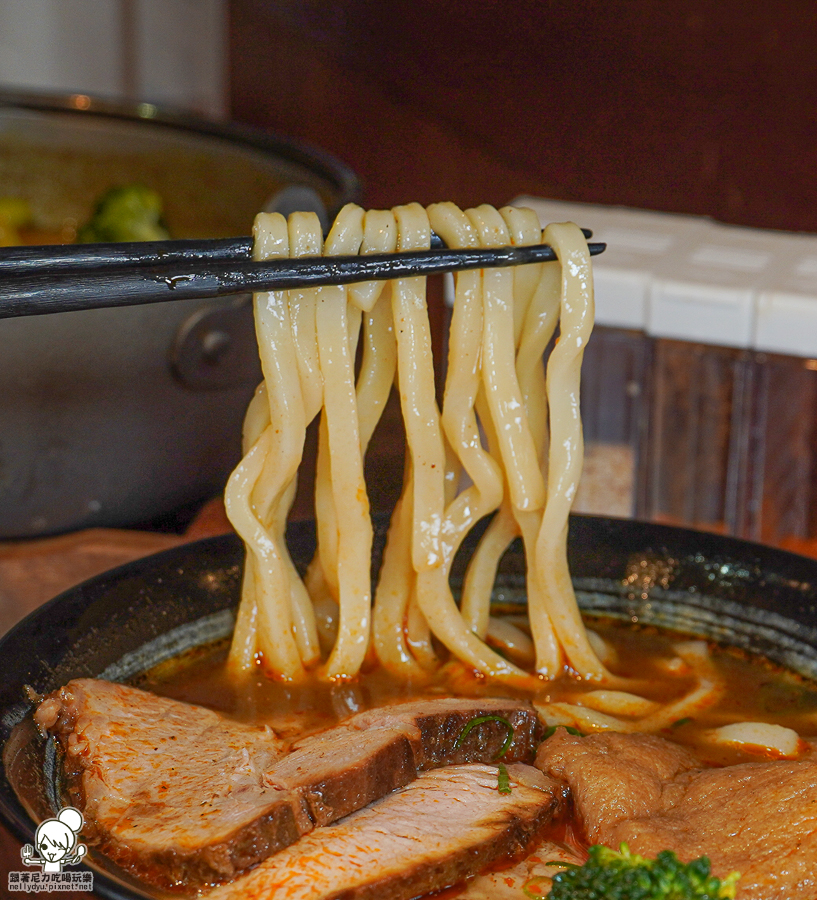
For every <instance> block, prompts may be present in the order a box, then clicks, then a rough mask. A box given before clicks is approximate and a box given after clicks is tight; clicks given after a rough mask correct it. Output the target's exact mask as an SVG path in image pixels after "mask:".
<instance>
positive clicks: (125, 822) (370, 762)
mask: <svg viewBox="0 0 817 900" xmlns="http://www.w3.org/2000/svg"><path fill="white" fill-rule="evenodd" d="M497 715H499V716H502V717H503V718H505V719H507V720H509V721H511V722H512V723H513V725H514V740H513V744H512V746H511V748H510V750H509V753H510V755H511V758H516V759H519V758H525V757H527V758H528V759H529V758H530V757H531V756H532V753H533V747H534V746H535V740H536V736H537V729H538V723H537V720H536V716H535V713H534V711H533V710H532V708H531V707H529V706H527V705H526V704H521V703H517V702H515V701H507V700H473V701H472V700H457V701H451V700H448V699H446V700H442V699H441V700H436V699H435V700H427V701H423V700H421V701H413V702H410V703H403V704H396V705H395V706H392V707H386V708H385V709H384V710H382V711H377V710H376V711H372V712H366V713H360V714H358V715H356V716H353V717H351V718H350V719H347V720H346V721H345V722H344V723H342V724H341V725H338V726H336V727H335V728H332V729H328V730H327V731H324V732H321V733H319V734H315V735H310V736H309V737H307V738H304V739H302V740H301V741H299V742H297V743H295V744H294V745H292V746H291V747H287V746H286V745H285V744H284V742H282V741H281V740H280V739H279V738H278V737H277V736H276V735H275V734H274V732H272V730H271V729H269V728H266V727H264V726H250V725H243V724H241V723H238V722H235V721H233V720H231V719H228V718H226V717H224V716H221V715H219V714H217V713H214V712H212V711H210V710H207V709H204V708H202V707H197V706H191V705H189V704H186V703H181V702H179V701H175V700H170V699H168V698H163V697H158V696H156V695H154V694H150V693H148V692H145V691H141V690H139V689H137V688H131V687H127V686H125V685H119V684H111V683H109V682H104V681H97V680H94V679H78V680H75V681H72V682H70V683H69V684H68V685H66V686H65V687H64V688H62V689H61V690H60V691H58V692H56V693H55V694H52V695H51V696H49V697H48V698H46V699H45V700H44V701H43V702H42V703H41V704H40V706H39V708H38V710H37V712H36V714H35V719H36V720H37V722H38V724H39V725H40V726H41V727H42V728H47V729H48V730H50V731H51V732H52V733H54V734H55V735H56V736H57V737H58V739H59V741H60V743H61V745H62V748H63V750H64V755H65V770H66V774H67V776H68V787H69V793H70V795H71V798H72V801H73V802H74V803H75V804H76V805H77V806H78V807H79V808H81V809H82V810H83V812H84V813H85V816H86V820H87V823H88V828H87V835H88V838H89V840H91V841H92V842H94V843H96V844H97V845H98V846H99V848H100V850H101V851H102V852H103V853H105V854H106V855H107V856H109V857H110V858H111V859H113V860H114V861H115V862H117V863H118V864H120V865H122V866H123V867H125V868H127V869H129V870H130V871H132V872H134V873H135V874H136V875H138V876H139V877H141V878H143V879H144V880H146V881H149V882H151V883H153V884H156V885H158V886H160V887H165V888H189V889H195V888H198V887H201V886H204V885H211V884H215V883H218V882H221V881H224V880H228V879H230V878H233V877H234V876H235V875H236V874H237V873H238V872H241V871H243V870H244V869H246V868H248V867H250V866H252V865H255V864H257V863H258V862H260V861H261V860H263V859H266V858H267V857H268V856H269V855H271V854H272V853H275V852H277V851H278V850H280V849H282V848H283V847H286V846H288V845H289V844H291V843H292V842H293V841H295V840H297V839H298V838H299V837H300V836H301V835H303V834H305V833H307V832H308V831H310V830H311V829H312V828H314V827H315V826H316V825H325V824H328V823H330V822H333V821H335V820H337V819H338V818H341V817H342V816H345V815H348V814H349V813H351V812H353V811H355V810H357V809H360V808H361V807H363V806H365V805H366V804H368V803H370V802H372V801H373V800H376V799H378V798H379V797H382V796H384V795H385V794H387V793H389V792H390V791H392V790H394V789H395V788H398V787H402V786H403V785H406V784H408V783H409V782H410V781H411V780H412V779H413V778H415V777H416V775H417V773H418V771H420V770H422V769H425V768H429V767H431V766H437V765H442V764H447V763H450V762H454V761H463V760H464V759H472V760H475V761H488V760H490V759H492V758H493V757H494V756H496V754H497V753H498V752H499V750H500V748H501V747H502V744H503V742H504V739H505V736H506V734H507V730H506V729H505V727H504V726H502V725H501V724H500V723H497V722H495V721H489V722H486V723H485V724H484V725H480V726H479V727H478V728H475V729H473V730H472V733H469V734H468V735H467V736H466V739H465V740H464V741H463V742H462V746H461V747H460V748H459V749H457V748H456V746H455V745H456V742H457V738H458V737H459V735H460V734H461V733H462V730H463V728H464V726H465V724H466V723H467V722H469V721H471V720H472V719H473V718H475V717H478V716H497Z"/></svg>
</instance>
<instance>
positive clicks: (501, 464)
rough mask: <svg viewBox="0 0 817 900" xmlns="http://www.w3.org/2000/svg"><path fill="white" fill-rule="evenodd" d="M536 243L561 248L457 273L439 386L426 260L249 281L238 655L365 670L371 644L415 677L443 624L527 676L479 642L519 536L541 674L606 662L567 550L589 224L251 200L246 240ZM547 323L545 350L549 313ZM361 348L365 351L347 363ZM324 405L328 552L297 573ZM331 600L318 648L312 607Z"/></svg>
mask: <svg viewBox="0 0 817 900" xmlns="http://www.w3.org/2000/svg"><path fill="white" fill-rule="evenodd" d="M432 229H433V230H434V231H435V232H436V233H437V234H439V235H440V236H441V237H442V238H443V240H444V241H445V242H446V243H447V244H448V246H449V247H452V248H455V247H493V246H503V245H509V244H520V245H522V244H534V243H540V242H544V243H548V244H550V245H552V247H553V248H554V249H555V251H556V255H557V257H558V260H557V261H555V262H551V263H543V264H537V265H528V266H524V267H519V268H516V269H488V270H483V271H472V272H463V273H461V274H459V275H458V276H457V278H456V289H455V290H456V297H455V302H454V307H453V314H452V321H451V327H450V335H449V356H448V360H447V374H446V380H445V389H444V395H443V401H442V408H441V409H440V407H439V405H438V403H437V400H436V396H435V381H434V362H433V358H432V340H431V330H430V326H429V318H428V312H427V307H426V296H425V287H426V286H425V279H424V278H417V277H415V278H404V279H397V280H394V281H391V282H369V283H365V284H356V285H351V286H349V287H322V288H315V289H309V290H298V291H289V292H272V293H261V294H257V295H256V296H255V316H256V329H257V334H258V343H259V349H260V355H261V363H262V368H263V373H264V382H263V383H262V385H261V386H260V387H259V389H258V391H257V393H256V395H255V397H254V399H253V401H252V403H251V404H250V407H249V410H248V412H247V416H246V420H245V426H244V458H243V460H242V461H241V463H240V465H239V466H238V468H237V469H236V470H235V472H234V473H233V475H232V477H231V478H230V481H229V484H228V486H227V491H226V506H227V512H228V515H229V517H230V519H231V521H232V523H233V525H234V526H235V529H236V531H237V532H238V533H239V535H240V536H241V537H242V539H243V541H244V543H245V545H246V550H247V561H246V567H245V575H244V582H243V589H242V601H241V606H240V609H239V613H238V619H237V624H236V629H235V634H234V638H233V643H232V648H231V651H230V657H229V665H230V668H231V670H232V671H233V672H234V673H240V672H246V671H247V670H249V669H250V668H251V667H252V666H253V665H254V664H255V662H256V660H258V661H260V662H261V664H262V665H263V668H264V670H265V671H266V672H267V673H268V674H270V675H273V676H276V677H279V678H282V679H285V680H297V679H299V678H301V677H302V676H304V675H305V673H307V672H309V671H312V670H316V669H317V670H318V671H319V672H320V674H321V676H323V677H325V678H328V679H339V678H350V677H353V676H355V675H356V674H357V673H358V671H359V670H360V668H361V666H362V665H363V663H364V660H366V658H367V654H372V655H375V656H376V657H377V659H378V660H379V661H380V663H381V664H382V665H383V666H385V667H386V668H387V669H388V670H390V671H392V672H395V673H402V674H404V675H405V676H407V677H414V676H422V675H423V674H424V673H425V672H428V671H432V670H434V669H435V668H436V667H437V666H438V665H439V660H438V653H437V650H436V648H435V641H434V640H433V639H435V638H436V641H437V642H439V644H437V645H436V646H437V647H439V646H440V645H442V646H444V647H445V648H447V651H448V652H449V653H450V654H451V655H452V656H453V657H455V658H457V659H459V660H460V661H461V662H462V663H464V664H465V665H467V666H468V667H470V668H473V669H474V670H476V671H478V672H480V673H482V674H483V675H485V676H489V677H491V678H495V679H500V680H502V681H505V682H510V683H516V684H524V683H529V682H530V680H531V678H532V673H531V672H528V671H526V670H525V669H523V668H522V667H520V666H518V665H516V664H515V663H514V662H511V661H509V660H508V659H506V658H505V657H504V656H503V655H501V654H499V653H497V652H496V651H495V650H494V649H492V647H491V646H490V645H489V643H488V640H489V638H490V637H491V636H492V635H495V633H496V632H497V631H502V632H503V634H504V635H505V637H506V638H507V639H508V640H513V639H514V637H516V638H518V639H519V640H528V641H529V639H527V635H525V634H524V633H523V632H521V631H519V632H518V634H516V635H513V634H511V635H510V637H509V636H508V630H509V629H510V630H511V631H514V626H513V625H509V624H508V623H506V622H497V621H494V620H493V619H492V617H491V614H490V599H491V591H492V586H493V582H494V577H495V574H496V569H497V565H498V562H499V560H500V557H501V556H502V554H503V553H504V551H505V550H506V549H507V547H508V545H509V544H510V542H511V541H512V540H513V539H515V538H516V537H517V536H520V535H521V537H522V540H523V542H524V546H525V555H526V560H527V594H528V616H529V625H530V633H531V637H532V642H533V649H534V652H535V664H534V666H533V669H534V673H535V674H536V675H538V676H540V677H546V678H551V677H555V676H556V675H558V674H559V673H561V672H562V671H564V670H565V669H566V668H568V669H569V670H572V671H573V672H575V673H577V674H578V675H579V676H581V677H582V678H584V679H592V680H597V681H600V680H604V679H605V678H608V673H607V670H606V669H605V666H604V664H603V663H602V661H601V659H600V658H599V655H598V654H597V652H596V650H595V649H594V646H593V643H592V642H591V638H590V637H589V635H588V632H587V631H586V630H585V628H584V625H583V623H582V620H581V617H580V614H579V609H578V605H577V603H576V598H575V595H574V592H573V587H572V584H571V580H570V574H569V571H568V566H567V556H566V539H567V523H568V513H569V511H570V506H571V503H572V501H573V498H574V496H575V494H576V489H577V485H578V482H579V476H580V473H581V466H582V455H583V445H582V429H581V421H580V416H579V375H580V367H581V361H582V356H583V353H584V350H585V347H586V346H587V341H588V338H589V336H590V331H591V329H592V324H593V287H592V275H591V269H590V259H589V254H588V250H587V243H586V241H585V239H584V237H583V235H582V233H581V231H580V230H579V229H578V228H577V227H576V226H575V225H572V224H559V225H550V226H548V227H547V228H546V229H545V231H544V232H542V230H541V228H540V225H539V222H538V219H537V217H536V215H535V213H533V212H532V211H531V210H526V209H516V208H511V207H508V208H505V209H501V210H496V209H494V208H493V207H490V206H480V207H478V208H477V209H470V210H466V211H462V210H460V209H459V208H457V207H456V206H454V205H453V204H451V203H440V204H435V205H433V206H430V207H429V208H428V209H423V208H422V207H421V206H419V205H418V204H409V205H406V206H399V207H396V208H395V209H394V210H391V211H377V210H375V211H369V212H364V211H363V210H362V209H360V208H359V207H357V206H354V205H348V206H346V207H345V208H344V209H343V210H342V211H341V212H340V214H339V216H338V218H337V220H336V221H335V223H334V225H333V227H332V229H331V231H330V233H329V235H328V236H327V238H326V240H325V241H324V240H323V237H322V234H321V228H320V224H319V221H318V219H317V217H316V216H315V215H313V214H309V213H294V214H293V215H291V216H290V217H289V220H288V221H287V220H286V219H284V218H283V217H282V216H280V215H278V214H261V215H259V216H258V218H257V220H256V223H255V230H254V234H255V251H254V252H255V257H256V259H265V260H268V259H274V258H276V257H285V256H310V255H312V256H314V255H319V254H323V255H325V256H333V255H350V254H358V253H360V254H366V253H379V252H389V251H407V250H416V249H423V248H427V247H429V245H430V238H431V231H432ZM557 325H558V328H559V336H558V340H557V341H556V344H555V347H554V349H553V350H552V352H551V353H550V355H549V357H548V362H547V367H545V364H544V361H543V360H544V353H545V349H546V347H547V345H548V344H549V342H550V341H551V339H552V338H553V336H554V334H555V332H556V328H557ZM358 344H361V345H362V346H361V348H360V351H361V352H360V360H361V362H360V366H359V371H358V372H357V375H356V368H355V360H356V355H357V354H358ZM392 385H396V387H397V388H398V390H399V394H400V403H401V409H402V415H403V421H404V424H405V432H406V442H407V452H406V463H405V470H404V478H403V489H402V494H401V496H400V499H399V502H398V503H397V506H396V508H395V510H394V513H393V515H392V518H391V523H390V527H389V533H388V540H387V545H386V549H385V553H384V558H383V563H382V567H381V570H380V573H379V578H378V581H377V586H376V589H375V591H374V597H372V589H371V576H370V566H371V548H372V523H371V519H370V515H369V503H368V497H367V491H366V483H365V480H364V466H363V461H364V456H365V453H366V449H367V446H368V443H369V440H370V438H371V436H372V433H373V431H374V429H375V426H376V424H377V422H378V420H379V418H380V415H381V414H382V412H383V409H384V407H385V405H386V401H387V399H388V396H389V392H390V390H391V388H392ZM318 415H320V423H319V438H318V455H317V463H316V467H317V474H316V482H315V513H316V524H317V536H318V549H317V553H316V555H315V558H314V560H313V561H312V564H311V566H310V568H309V570H308V572H307V574H306V577H305V578H304V579H303V580H302V579H301V578H300V577H299V575H298V573H297V572H296V570H295V567H294V565H293V563H292V561H291V560H290V558H289V555H288V552H287V548H286V543H285V539H284V532H285V526H286V519H287V514H288V512H289V510H290V508H291V505H292V502H293V498H294V496H295V490H296V485H297V478H298V467H299V463H300V461H301V455H302V452H303V447H304V440H305V435H306V428H307V425H308V424H309V423H310V422H311V421H312V420H313V419H314V418H315V417H316V416H318ZM490 513H495V515H494V517H493V519H492V521H491V523H490V525H489V526H488V528H487V531H485V533H484V535H483V537H482V538H481V540H480V542H479V544H478V546H477V549H476V552H475V553H474V554H473V557H472V559H471V561H470V564H469V566H468V569H467V574H466V577H465V581H464V585H463V590H462V597H461V599H460V602H459V604H458V603H457V602H456V601H455V599H454V596H453V594H452V591H451V588H450V586H449V573H450V569H451V564H452V561H453V558H454V556H455V554H456V552H457V549H458V548H459V546H460V544H461V543H462V541H463V539H464V538H465V536H466V535H467V534H468V533H469V531H470V530H471V529H472V528H473V527H474V526H475V525H476V524H477V522H478V521H479V520H480V519H482V518H483V517H485V516H487V515H488V514H490ZM327 615H328V616H329V618H332V619H335V620H336V623H337V632H336V638H335V640H334V644H333V646H332V647H331V650H330V651H329V652H328V655H327V656H326V658H325V659H324V658H323V656H322V653H321V642H320V635H319V628H318V618H319V617H320V618H322V619H323V618H325V617H326V616H327Z"/></svg>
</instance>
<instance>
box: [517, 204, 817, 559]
mask: <svg viewBox="0 0 817 900" xmlns="http://www.w3.org/2000/svg"><path fill="white" fill-rule="evenodd" d="M514 203H515V204H516V205H520V206H530V207H532V208H533V209H535V210H536V211H537V213H538V214H539V216H540V219H541V220H542V222H543V224H546V223H547V222H550V221H565V220H570V221H574V222H576V223H577V224H579V225H581V226H582V227H586V228H591V229H592V230H593V232H594V240H600V241H605V242H606V243H607V244H608V249H607V251H606V252H605V253H604V254H603V255H602V256H600V257H596V258H595V260H594V273H595V287H596V309H597V328H596V331H595V333H594V337H593V338H592V339H591V341H590V343H589V345H588V348H587V352H586V355H585V365H584V369H583V374H582V378H583V390H582V416H583V420H584V426H585V440H586V447H587V465H586V470H585V476H584V478H583V483H582V488H581V490H580V492H579V496H578V498H577V502H576V505H575V508H576V509H577V510H578V511H585V512H597V513H604V514H608V515H635V516H638V517H640V518H647V519H652V520H657V521H667V522H672V523H677V524H687V525H694V526H697V527H703V528H707V529H711V530H715V531H720V532H725V533H731V534H736V535H740V536H743V537H748V538H752V539H755V540H763V541H766V542H770V543H786V542H787V541H789V539H791V538H795V539H803V538H806V539H807V538H811V537H815V536H817V503H815V501H817V236H812V235H793V234H785V233H782V232H771V231H761V230H757V229H748V228H737V227H733V226H727V225H721V224H717V223H715V222H712V221H710V220H708V219H703V218H695V217H690V216H676V215H670V214H663V213H653V212H645V211H641V210H630V209H624V208H619V207H601V206H595V205H591V204H574V203H563V202H559V201H549V200H538V199H536V198H530V197H520V198H518V199H517V200H515V201H514ZM813 510H815V511H814V512H813Z"/></svg>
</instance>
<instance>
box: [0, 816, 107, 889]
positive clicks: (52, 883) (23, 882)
mask: <svg viewBox="0 0 817 900" xmlns="http://www.w3.org/2000/svg"><path fill="white" fill-rule="evenodd" d="M82 825H83V818H82V813H81V812H80V811H79V810H78V809H74V807H73V806H67V807H65V808H64V809H61V810H60V812H59V813H58V815H57V818H56V819H46V820H45V821H44V822H41V823H40V824H39V826H38V827H37V831H36V832H35V834H34V845H33V846H32V845H31V844H26V845H25V846H24V847H23V849H22V850H21V851H20V856H21V857H22V859H23V865H24V866H39V867H41V872H39V873H38V872H32V873H29V872H10V873H9V888H10V889H11V890H16V891H26V892H28V891H43V890H47V891H54V890H57V891H58V890H78V889H79V890H83V889H85V890H93V882H92V878H93V876H92V875H91V873H90V872H63V866H75V865H77V864H78V863H80V862H82V858H83V857H84V856H85V854H86V852H87V847H86V846H85V844H80V843H79V841H78V837H79V833H80V831H81V830H82ZM89 882H90V884H89Z"/></svg>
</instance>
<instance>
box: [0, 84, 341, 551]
mask: <svg viewBox="0 0 817 900" xmlns="http://www.w3.org/2000/svg"><path fill="white" fill-rule="evenodd" d="M133 182H141V183H143V184H146V185H147V186H149V187H152V188H155V189H156V190H158V191H159V193H160V194H161V196H162V197H163V199H164V203H165V218H166V220H167V224H168V226H169V229H170V231H171V234H172V235H173V236H174V237H178V238H182V237H190V238H195V237H234V236H240V235H247V234H249V233H250V229H251V227H252V221H253V217H254V216H255V214H256V213H257V212H258V211H259V210H261V209H267V210H279V211H281V212H284V213H288V212H290V211H292V210H293V209H296V208H297V209H310V208H311V209H314V210H315V211H317V212H318V213H319V215H321V216H322V217H323V218H324V220H325V221H328V220H329V219H330V217H331V216H333V215H334V213H335V212H336V211H337V210H338V209H339V208H340V207H341V206H342V205H343V204H344V203H346V202H348V201H349V200H351V199H354V197H355V196H356V194H357V191H358V182H357V179H356V178H355V176H354V175H353V174H352V173H351V172H350V171H349V170H348V169H347V168H346V167H345V166H343V165H342V164H341V163H339V162H338V161H337V160H335V159H333V158H331V157H329V156H327V155H325V154H323V153H320V152H318V151H316V150H313V149H311V148H306V147H303V146H300V145H298V144H295V143H293V142H291V141H288V140H285V139H283V138H280V137H277V136H273V135H269V134H265V133H260V132H255V131H251V130H248V129H243V128H237V127H234V126H230V125H221V124H215V123H212V122H204V121H200V120H196V119H191V118H187V117H183V116H177V115H167V114H165V113H162V112H161V111H159V110H157V109H156V108H155V107H154V106H152V105H150V104H140V105H137V106H132V107H123V106H118V105H112V104H109V103H105V102H102V101H98V100H92V99H91V98H89V97H86V96H84V95H75V96H72V97H65V98H33V97H23V96H18V95H0V196H3V195H16V196H23V197H25V198H26V199H28V201H29V203H30V204H31V206H32V208H33V210H34V213H35V216H36V218H37V219H38V221H39V222H40V223H42V224H43V225H44V226H45V227H47V228H49V229H50V230H53V231H61V230H64V229H65V228H66V226H67V227H68V228H69V230H70V227H71V225H72V223H73V224H74V225H75V224H76V223H80V224H81V223H82V222H84V221H86V220H87V219H88V217H89V216H90V214H91V212H92V209H93V206H94V203H95V201H96V200H97V199H98V197H99V196H100V195H101V194H102V193H103V192H104V191H105V190H106V189H108V188H109V187H112V186H115V185H121V184H128V183H133ZM0 360H2V364H0V538H9V537H29V536H34V535H42V534H50V533H55V532H60V531H67V530H71V529H76V528H85V527H90V526H127V525H135V524H141V523H145V522H148V521H151V520H155V519H157V518H159V517H161V516H163V515H165V514H167V513H170V512H171V511H173V510H177V509H179V508H180V507H184V506H189V505H193V504H195V503H196V502H198V501H200V500H203V499H204V498H206V497H207V496H209V495H212V494H213V493H215V492H217V491H218V490H219V489H220V488H221V487H222V486H223V484H224V481H225V479H226V476H227V475H228V473H229V471H230V469H231V468H232V466H233V465H234V464H235V462H236V461H237V459H238V455H239V440H240V432H241V421H242V417H243V414H244V410H245V408H246V405H247V403H248V401H249V399H250V397H251V395H252V392H253V389H254V387H255V385H256V384H257V383H258V381H259V380H260V377H261V376H260V368H259V365H258V358H257V352H256V350H255V339H254V330H253V323H252V311H251V308H250V304H249V303H248V298H247V296H246V295H245V296H243V297H242V296H239V297H237V298H235V299H232V298H228V299H225V300H219V301H185V302H180V303H166V304H160V305H157V306H150V307H144V308H138V307H131V308H126V309H118V310H115V309H105V310H95V311H89V312H74V313H66V314H59V315H48V316H38V317H35V318H29V319H13V320H5V321H0Z"/></svg>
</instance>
